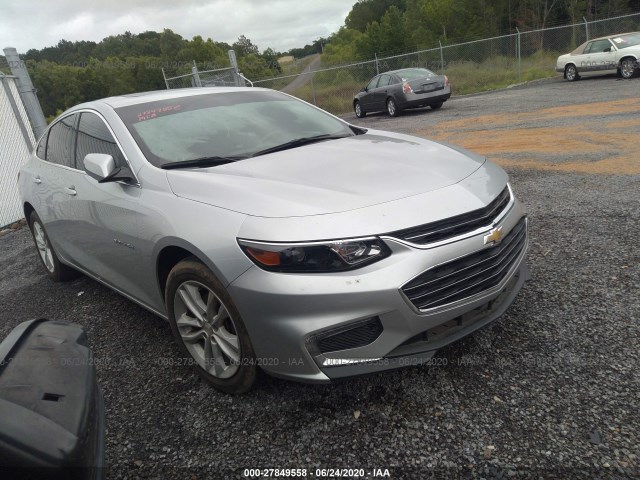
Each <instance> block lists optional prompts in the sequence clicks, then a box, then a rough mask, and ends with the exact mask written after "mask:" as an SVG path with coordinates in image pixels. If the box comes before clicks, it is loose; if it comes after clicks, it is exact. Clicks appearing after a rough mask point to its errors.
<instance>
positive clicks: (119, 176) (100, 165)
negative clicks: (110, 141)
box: [84, 153, 136, 183]
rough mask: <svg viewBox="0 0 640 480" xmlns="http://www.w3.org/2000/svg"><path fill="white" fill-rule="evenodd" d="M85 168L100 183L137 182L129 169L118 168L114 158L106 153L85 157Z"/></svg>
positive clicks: (91, 154)
mask: <svg viewBox="0 0 640 480" xmlns="http://www.w3.org/2000/svg"><path fill="white" fill-rule="evenodd" d="M84 168H86V170H87V173H89V175H91V176H92V177H93V178H95V179H96V180H98V183H108V182H127V183H132V182H135V181H136V179H135V177H134V175H133V172H132V171H131V170H130V169H129V167H116V162H115V161H114V160H113V157H112V156H111V155H107V154H104V153H89V154H87V156H86V157H84Z"/></svg>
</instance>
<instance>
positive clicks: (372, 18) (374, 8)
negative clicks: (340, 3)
mask: <svg viewBox="0 0 640 480" xmlns="http://www.w3.org/2000/svg"><path fill="white" fill-rule="evenodd" d="M392 6H393V7H396V8H398V9H399V10H401V11H402V10H404V7H405V0H359V1H358V2H357V3H356V4H355V5H354V6H353V8H352V9H351V11H350V12H349V14H348V15H347V18H346V19H345V21H344V24H345V26H346V27H347V28H349V29H353V30H358V31H359V32H363V33H364V32H365V31H366V29H367V26H368V25H369V24H370V23H373V22H380V20H381V19H382V17H383V16H384V14H385V13H386V12H387V10H389V8H390V7H392Z"/></svg>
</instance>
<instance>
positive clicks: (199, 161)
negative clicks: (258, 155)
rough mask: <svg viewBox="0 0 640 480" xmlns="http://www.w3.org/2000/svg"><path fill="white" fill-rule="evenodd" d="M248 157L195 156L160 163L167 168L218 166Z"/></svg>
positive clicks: (161, 166)
mask: <svg viewBox="0 0 640 480" xmlns="http://www.w3.org/2000/svg"><path fill="white" fill-rule="evenodd" d="M245 158H247V157H240V156H238V157H201V158H194V159H193V160H183V161H179V162H169V163H163V164H162V165H160V168H164V169H165V170H172V169H175V168H192V167H196V168H207V167H216V166H218V165H224V164H227V163H232V162H237V161H238V160H244V159H245Z"/></svg>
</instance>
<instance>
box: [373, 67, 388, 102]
mask: <svg viewBox="0 0 640 480" xmlns="http://www.w3.org/2000/svg"><path fill="white" fill-rule="evenodd" d="M390 83H391V75H388V74H382V75H380V79H379V80H378V85H377V86H376V88H375V89H374V91H373V92H374V93H373V104H374V108H375V109H376V110H385V109H386V108H387V97H388V96H389V84H390Z"/></svg>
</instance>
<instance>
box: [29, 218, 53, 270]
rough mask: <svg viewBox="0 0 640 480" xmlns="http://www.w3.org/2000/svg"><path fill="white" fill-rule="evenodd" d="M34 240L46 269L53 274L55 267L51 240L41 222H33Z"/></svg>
mask: <svg viewBox="0 0 640 480" xmlns="http://www.w3.org/2000/svg"><path fill="white" fill-rule="evenodd" d="M33 238H34V239H35V241H36V247H37V248H38V253H39V254H40V258H42V263H44V266H45V268H46V269H47V270H48V271H49V272H51V273H53V270H54V269H55V265H54V263H53V252H52V250H51V245H49V240H48V239H47V236H46V235H45V233H44V228H42V225H40V222H33Z"/></svg>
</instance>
